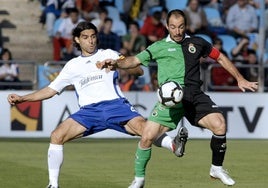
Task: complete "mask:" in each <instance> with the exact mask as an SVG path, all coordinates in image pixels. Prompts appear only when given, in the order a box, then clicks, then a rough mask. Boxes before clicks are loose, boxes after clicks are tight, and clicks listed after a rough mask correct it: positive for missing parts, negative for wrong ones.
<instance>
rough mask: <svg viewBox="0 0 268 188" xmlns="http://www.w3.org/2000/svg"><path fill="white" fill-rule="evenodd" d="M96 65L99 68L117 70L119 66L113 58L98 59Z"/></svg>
mask: <svg viewBox="0 0 268 188" xmlns="http://www.w3.org/2000/svg"><path fill="white" fill-rule="evenodd" d="M96 66H97V67H98V68H99V69H104V68H105V69H108V70H115V69H116V67H117V64H116V60H113V59H106V60H104V61H101V62H100V61H98V62H97V63H96Z"/></svg>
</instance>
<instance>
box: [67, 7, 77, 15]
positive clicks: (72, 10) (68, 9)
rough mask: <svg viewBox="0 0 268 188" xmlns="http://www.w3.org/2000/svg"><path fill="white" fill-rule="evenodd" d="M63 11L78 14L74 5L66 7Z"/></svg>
mask: <svg viewBox="0 0 268 188" xmlns="http://www.w3.org/2000/svg"><path fill="white" fill-rule="evenodd" d="M65 11H66V13H67V14H68V15H70V14H71V13H77V14H79V10H78V9H77V8H75V7H74V8H66V9H65Z"/></svg>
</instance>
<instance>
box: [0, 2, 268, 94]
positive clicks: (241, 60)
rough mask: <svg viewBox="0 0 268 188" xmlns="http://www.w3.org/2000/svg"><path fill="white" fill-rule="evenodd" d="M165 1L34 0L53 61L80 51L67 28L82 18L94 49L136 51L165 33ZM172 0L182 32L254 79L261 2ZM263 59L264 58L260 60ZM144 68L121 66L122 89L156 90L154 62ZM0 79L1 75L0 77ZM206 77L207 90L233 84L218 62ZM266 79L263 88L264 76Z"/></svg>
mask: <svg viewBox="0 0 268 188" xmlns="http://www.w3.org/2000/svg"><path fill="white" fill-rule="evenodd" d="M167 1H169V4H168V3H167ZM167 1H166V0H39V2H40V7H41V12H42V13H41V15H40V20H39V21H40V24H42V25H43V27H44V29H46V33H47V37H48V41H49V42H51V44H52V46H53V61H68V60H70V59H71V58H73V57H75V56H77V55H79V52H78V51H76V49H75V48H73V45H72V29H73V28H74V27H75V26H76V25H77V24H78V23H79V22H81V21H83V20H87V21H90V22H92V23H94V25H96V27H97V28H98V30H99V39H100V40H99V48H102V49H107V48H110V49H113V50H116V51H118V52H119V53H121V54H122V55H126V56H128V55H135V54H137V53H139V52H140V51H142V50H144V49H145V48H146V47H147V46H148V45H150V44H152V43H153V42H155V41H158V40H161V39H162V38H164V37H165V36H166V35H167V31H166V28H165V24H166V16H167V13H168V11H169V10H171V9H172V8H173V7H169V6H168V5H170V2H171V0H167ZM173 1H174V3H181V4H183V3H184V4H185V5H184V6H182V8H181V9H182V10H183V11H184V12H185V15H186V17H187V27H186V30H187V34H189V35H197V36H200V37H203V38H205V39H206V40H209V42H211V43H212V44H213V46H214V47H216V48H218V49H219V50H220V51H221V52H223V53H225V54H226V56H228V57H229V58H230V59H231V60H232V62H233V63H235V64H236V65H238V66H241V65H254V66H241V68H239V69H240V71H241V73H242V74H243V75H244V76H245V78H247V79H248V80H250V81H257V80H258V75H259V72H258V67H257V65H258V63H259V62H258V61H259V57H258V55H259V54H258V53H259V51H258V37H259V35H258V33H259V24H260V3H261V0H188V1H185V0H180V1H178V0H173ZM265 6H266V7H265V11H266V17H267V18H268V0H265ZM265 23H266V25H265V27H266V54H268V40H267V36H268V32H267V31H268V29H267V28H268V26H267V25H268V23H267V21H266V22H265ZM225 35H227V36H229V38H231V39H230V40H233V41H234V42H233V43H234V45H233V46H232V45H229V42H230V41H229V39H228V40H225V39H224V38H222V37H221V36H225ZM224 43H226V44H224ZM227 47H228V48H227ZM225 48H226V49H225ZM267 56H268V55H266V57H267ZM267 59H268V57H267V58H266V59H264V61H267ZM201 62H202V63H203V64H204V66H202V68H204V69H207V68H209V67H211V66H210V65H214V64H216V63H215V62H213V61H212V60H211V59H209V58H204V59H202V60H201ZM2 66H3V65H2ZM0 68H1V67H0ZM265 71H266V73H265V75H268V68H267V69H266V70H265ZM144 72H145V74H144V76H142V77H138V78H136V77H134V76H132V75H128V74H127V73H126V72H125V71H121V70H120V80H119V81H120V87H121V88H122V90H123V91H155V90H156V89H157V68H156V63H155V62H151V66H150V67H149V68H145V67H144ZM0 74H1V70H0ZM2 77H3V76H1V75H0V78H1V79H2ZM266 77H267V76H266ZM210 79H211V83H212V86H211V87H210V90H212V91H226V89H224V88H217V86H235V85H236V83H235V82H234V79H233V78H232V77H231V75H229V74H228V73H227V72H226V71H225V70H224V69H223V68H221V67H217V66H212V68H211V76H210ZM265 82H266V85H267V87H268V84H267V83H268V78H266V81H265ZM214 86H216V87H214ZM234 88H235V87H234ZM227 90H228V91H230V89H227ZM234 91H237V89H234Z"/></svg>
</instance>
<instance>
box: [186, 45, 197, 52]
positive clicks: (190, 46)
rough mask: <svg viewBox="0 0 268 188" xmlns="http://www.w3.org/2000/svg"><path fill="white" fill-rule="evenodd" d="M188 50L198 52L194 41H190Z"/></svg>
mask: <svg viewBox="0 0 268 188" xmlns="http://www.w3.org/2000/svg"><path fill="white" fill-rule="evenodd" d="M188 51H189V52H190V53H192V54H194V53H195V52H196V48H195V46H194V44H193V43H190V44H189V47H188Z"/></svg>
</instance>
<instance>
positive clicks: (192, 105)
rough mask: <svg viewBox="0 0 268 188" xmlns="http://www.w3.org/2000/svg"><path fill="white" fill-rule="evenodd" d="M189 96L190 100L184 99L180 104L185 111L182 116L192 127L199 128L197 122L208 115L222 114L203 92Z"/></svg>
mask: <svg viewBox="0 0 268 188" xmlns="http://www.w3.org/2000/svg"><path fill="white" fill-rule="evenodd" d="M191 96H192V97H191V99H190V98H188V97H187V98H188V99H185V98H184V99H183V100H182V104H183V108H184V110H185V112H184V113H185V114H184V116H185V117H186V119H187V120H188V121H189V122H190V123H191V124H192V125H195V126H199V125H198V121H199V120H200V119H202V118H203V117H204V116H206V115H208V114H210V113H222V111H221V110H220V109H219V107H218V106H217V105H216V104H215V103H214V102H213V101H212V100H211V98H210V97H209V96H208V95H206V94H205V93H204V92H202V91H199V92H197V93H195V94H192V95H191Z"/></svg>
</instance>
